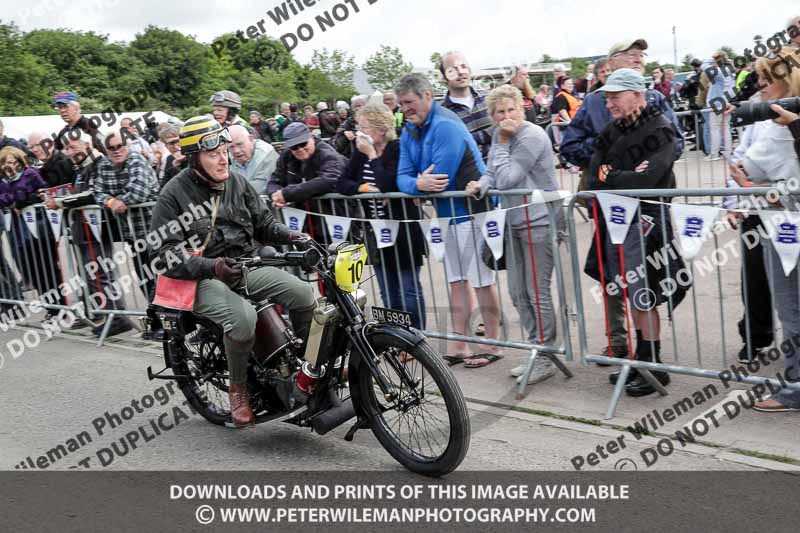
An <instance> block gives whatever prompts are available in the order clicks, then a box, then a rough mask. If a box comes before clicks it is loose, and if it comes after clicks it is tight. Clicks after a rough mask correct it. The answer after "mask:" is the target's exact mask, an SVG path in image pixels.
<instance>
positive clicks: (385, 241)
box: [370, 220, 400, 249]
mask: <svg viewBox="0 0 800 533" xmlns="http://www.w3.org/2000/svg"><path fill="white" fill-rule="evenodd" d="M370 224H372V231H373V232H375V240H376V241H377V243H378V249H381V248H389V247H390V246H394V243H395V242H396V241H397V233H398V231H399V230H400V222H398V221H396V220H370Z"/></svg>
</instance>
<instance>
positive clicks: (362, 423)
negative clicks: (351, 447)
mask: <svg viewBox="0 0 800 533" xmlns="http://www.w3.org/2000/svg"><path fill="white" fill-rule="evenodd" d="M367 428H369V423H367V421H366V420H365V419H363V418H360V417H359V419H358V420H357V421H356V423H355V424H353V427H351V428H350V429H349V430H347V435H345V436H344V440H346V441H347V442H353V437H355V435H356V431H358V430H359V429H367Z"/></svg>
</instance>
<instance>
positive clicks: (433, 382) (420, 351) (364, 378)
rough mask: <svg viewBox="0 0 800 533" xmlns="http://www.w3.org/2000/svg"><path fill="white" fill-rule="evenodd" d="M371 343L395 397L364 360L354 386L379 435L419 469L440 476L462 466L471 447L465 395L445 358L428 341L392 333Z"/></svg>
mask: <svg viewBox="0 0 800 533" xmlns="http://www.w3.org/2000/svg"><path fill="white" fill-rule="evenodd" d="M372 348H373V350H374V351H375V353H376V355H377V356H378V361H377V363H378V367H379V368H380V369H381V370H382V371H383V374H384V375H385V377H386V379H387V380H388V382H389V383H390V384H391V387H392V392H394V393H395V394H396V398H393V399H391V400H388V399H386V398H385V397H384V394H383V391H382V390H381V388H380V386H379V385H378V384H377V382H376V381H375V379H374V377H373V375H372V374H371V372H370V369H369V367H368V366H367V364H366V363H365V362H364V361H363V360H362V361H361V364H360V365H359V369H358V380H357V382H356V383H352V382H351V384H350V386H351V393H352V395H353V399H354V402H358V403H359V404H360V406H361V409H362V411H363V413H364V415H366V417H367V420H368V422H369V425H370V428H371V429H372V432H373V434H374V435H375V437H376V438H377V439H378V441H379V442H380V443H381V445H382V446H383V447H384V448H385V449H386V451H387V452H389V454H390V455H391V456H392V457H394V458H395V459H396V460H397V461H398V462H399V463H400V464H402V465H403V466H405V467H406V468H408V469H409V470H411V471H412V472H415V473H417V474H422V475H425V476H430V477H439V476H443V475H445V474H448V473H450V472H452V471H453V470H455V469H456V468H458V466H459V465H460V464H461V462H462V461H463V460H464V457H465V456H466V454H467V450H468V449H469V441H470V423H469V416H468V413H467V406H466V402H465V401H464V395H463V394H462V392H461V388H460V387H459V386H458V383H457V382H456V379H455V377H454V376H453V374H452V373H451V372H450V370H449V369H448V368H447V367H446V366H445V364H444V361H443V360H442V359H441V357H439V356H438V355H437V354H436V352H434V351H433V349H432V348H431V347H430V345H428V344H427V343H426V342H422V343H420V344H418V345H417V346H416V347H415V348H413V349H408V345H407V344H406V343H405V341H404V340H403V339H399V338H396V337H392V336H391V335H381V336H380V337H379V338H377V339H376V338H373V339H372ZM404 354H406V355H404ZM398 365H399V366H402V367H404V368H405V369H406V370H407V371H408V373H409V375H410V376H411V377H412V378H413V380H412V381H413V382H414V383H415V386H414V387H411V388H409V387H408V386H407V385H406V384H405V383H403V382H402V380H401V378H400V374H399V372H398V368H399V366H398ZM352 389H355V390H352Z"/></svg>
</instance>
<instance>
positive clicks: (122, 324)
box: [92, 317, 133, 337]
mask: <svg viewBox="0 0 800 533" xmlns="http://www.w3.org/2000/svg"><path fill="white" fill-rule="evenodd" d="M104 327H105V324H103V325H101V326H97V327H96V328H94V329H93V330H92V333H94V335H95V336H96V337H99V336H100V335H102V334H103V328H104ZM132 329H133V323H132V322H131V321H130V320H128V319H127V318H125V317H122V318H115V319H114V321H113V322H112V323H111V327H110V328H108V333H106V337H113V336H114V335H119V334H120V333H125V332H126V331H130V330H132Z"/></svg>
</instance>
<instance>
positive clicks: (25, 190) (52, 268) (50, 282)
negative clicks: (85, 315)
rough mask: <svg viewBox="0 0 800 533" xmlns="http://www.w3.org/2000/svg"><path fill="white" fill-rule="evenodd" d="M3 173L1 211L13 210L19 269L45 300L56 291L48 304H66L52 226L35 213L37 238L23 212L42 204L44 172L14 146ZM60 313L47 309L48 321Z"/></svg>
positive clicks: (0, 156)
mask: <svg viewBox="0 0 800 533" xmlns="http://www.w3.org/2000/svg"><path fill="white" fill-rule="evenodd" d="M0 172H2V179H3V181H4V184H3V187H2V191H1V192H0V209H11V210H12V211H13V215H12V218H11V220H12V223H11V224H12V227H11V228H9V232H10V235H9V238H10V245H11V248H12V254H13V256H14V261H15V262H16V264H17V268H18V269H19V271H20V272H21V273H22V276H23V279H24V281H25V283H27V284H29V285H31V286H32V287H33V288H35V289H36V291H37V292H38V293H39V298H42V297H44V295H45V294H48V293H49V292H50V291H52V290H53V289H55V295H56V297H55V298H52V294H53V293H50V294H48V298H47V301H46V302H45V303H49V304H57V305H64V297H63V296H62V295H61V294H60V293H59V292H58V284H59V278H60V276H59V275H58V272H59V266H58V260H57V257H58V256H57V255H56V249H55V241H54V240H53V239H52V238H50V236H51V233H50V232H51V230H50V224H49V223H48V222H47V218H46V217H45V216H44V213H43V211H42V210H41V209H36V210H35V211H34V217H35V218H34V220H35V222H34V224H35V226H36V233H37V234H38V237H35V236H34V235H33V234H32V233H31V230H30V229H29V226H28V224H27V223H26V222H25V221H24V220H23V218H22V214H21V211H22V210H23V209H25V208H27V207H30V206H32V205H34V204H38V203H39V200H40V198H39V195H38V191H39V189H42V188H44V187H46V185H47V184H46V183H45V181H44V179H43V178H42V175H41V173H40V172H39V171H38V170H37V169H35V168H33V167H31V166H30V162H29V161H28V158H27V156H26V155H25V152H23V151H22V150H20V149H19V148H16V147H14V146H6V147H5V148H3V149H0ZM57 314H58V311H57V310H51V309H48V310H46V316H45V320H51V319H53V318H55V316H56V315H57Z"/></svg>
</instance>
